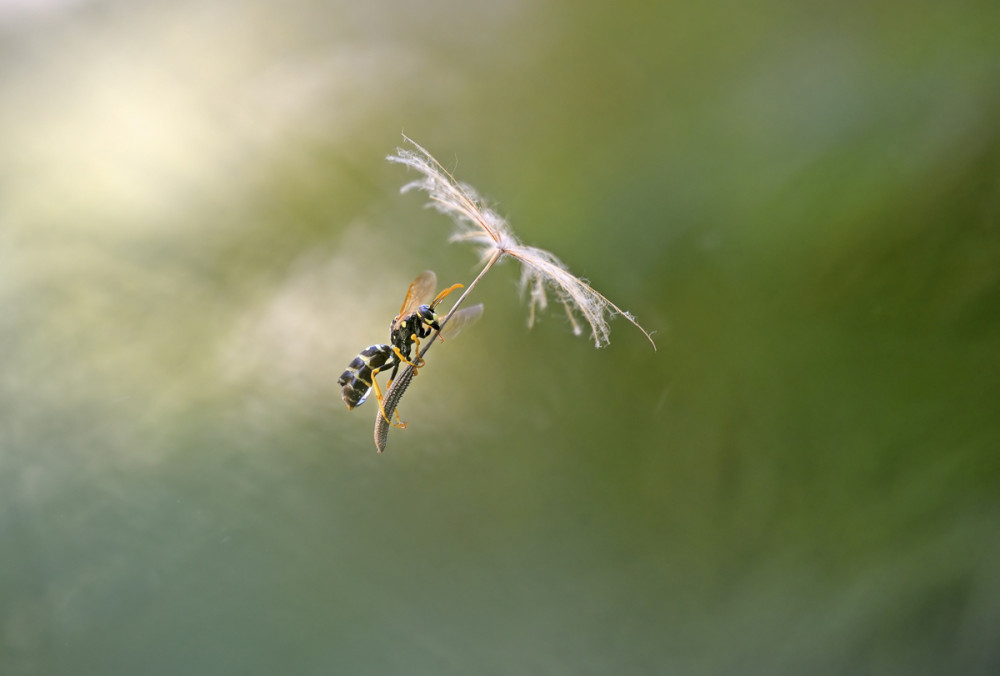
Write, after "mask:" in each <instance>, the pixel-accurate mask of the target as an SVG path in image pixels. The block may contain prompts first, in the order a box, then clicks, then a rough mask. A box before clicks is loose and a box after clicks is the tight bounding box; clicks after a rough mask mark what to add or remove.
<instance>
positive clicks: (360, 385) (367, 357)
mask: <svg viewBox="0 0 1000 676" xmlns="http://www.w3.org/2000/svg"><path fill="white" fill-rule="evenodd" d="M394 366H395V367H398V366H399V360H397V359H396V355H395V354H393V351H392V347H391V346H389V345H369V346H368V347H366V348H365V349H363V350H362V351H361V353H360V354H358V356H357V357H355V358H354V359H353V360H351V363H350V364H348V365H347V370H345V371H344V372H343V373H341V374H340V378H338V379H337V384H339V385H341V386H342V387H343V397H344V403H346V404H347V407H348V408H354V407H355V406H360V405H361V404H363V403H364V402H365V399H367V398H368V394H369V393H370V392H371V389H372V380H373V379H374V378H375V374H376V373H379V372H380V371H382V370H384V369H386V368H391V367H394ZM393 375H395V373H394V374H393Z"/></svg>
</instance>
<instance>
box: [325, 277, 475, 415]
mask: <svg viewBox="0 0 1000 676" xmlns="http://www.w3.org/2000/svg"><path fill="white" fill-rule="evenodd" d="M436 288H437V275H435V274H434V273H433V272H432V271H430V270H427V271H425V272H423V273H421V274H420V275H418V276H417V278H416V279H414V280H413V283H412V284H410V288H409V289H407V291H406V297H405V298H404V299H403V305H402V307H400V308H399V314H397V315H396V317H395V318H394V319H393V320H392V322H391V323H390V324H389V342H388V343H379V344H376V345H369V346H368V347H366V348H365V349H363V350H362V351H361V352H360V353H359V354H358V356H357V357H355V358H354V359H352V360H351V363H350V364H348V365H347V369H346V370H345V371H344V372H343V373H342V374H340V378H338V379H337V383H338V384H339V385H340V386H341V387H342V388H343V390H342V394H343V397H344V403H346V404H347V408H349V409H354V407H355V406H360V405H361V404H363V403H364V402H365V399H367V398H368V395H369V394H371V391H372V389H374V390H375V398H376V399H377V400H378V405H379V409H380V410H381V412H382V417H383V418H385V420H386V422H387V423H390V424H391V425H393V426H395V427H400V428H404V427H406V423H404V422H402V421H400V422H399V424H396V423H393V422H392V421H391V420H389V418H388V417H387V416H386V414H385V406H384V404H383V398H382V390H381V388H380V387H379V385H378V382H377V381H376V380H375V376H376V375H378V374H379V373H381V372H383V371H388V370H390V369H392V373H390V375H389V384H390V385H391V384H392V381H393V380H394V379H395V378H396V373H397V372H398V371H399V367H400V365H401V364H404V363H405V364H409V365H410V366H413V367H414V368H419V367H421V366H423V365H424V362H423V360H422V359H420V340H421V339H422V338H427V337H428V336H429V335H431V331H437V332H438V334H437V335H438V337H439V338H440V339H441V340H442V341H443V340H444V339H445V338H454V337H455V336H456V335H458V332H459V331H461V330H462V329H463V328H465V327H466V326H468V325H469V324H471V323H472V322H474V321H476V320H477V319H479V317H480V315H482V314H483V305H482V303H480V304H478V305H475V306H473V307H470V308H466V309H463V310H458V311H456V312H455V313H454V314H453V315H452V316H451V319H449V320H448V323H447V324H445V326H444V328H443V329H442V328H441V324H440V321H441V316H439V315H438V314H437V312H435V308H437V306H438V304H439V303H440V302H441V301H442V300H444V299H445V297H447V296H448V294H450V293H451V292H452V291H454V290H455V289H460V288H462V285H461V284H453V285H452V286H449V287H448V288H447V289H445V290H444V291H442V292H441V293H439V294H437V296H435V295H434V290H435V289H436ZM432 297H433V300H431V301H430V302H429V303H428V300H430V299H431V298H432ZM414 354H415V358H416V361H414V360H412V359H411V356H413V355H414ZM396 419H397V420H399V413H396Z"/></svg>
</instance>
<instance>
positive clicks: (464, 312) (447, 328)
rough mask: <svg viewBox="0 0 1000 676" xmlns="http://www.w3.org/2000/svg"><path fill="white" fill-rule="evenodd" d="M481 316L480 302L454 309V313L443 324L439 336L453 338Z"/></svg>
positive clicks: (446, 338)
mask: <svg viewBox="0 0 1000 676" xmlns="http://www.w3.org/2000/svg"><path fill="white" fill-rule="evenodd" d="M482 316H483V304H482V303H479V304H478V305H473V306H472V307H467V308H463V309H461V310H456V311H455V314H453V315H452V316H451V319H449V320H448V323H447V324H445V325H444V328H443V329H441V337H442V338H444V339H445V340H450V339H452V338H454V337H455V336H457V335H458V334H459V332H460V331H461V330H462V329H464V328H465V327H466V326H469V325H470V324H473V323H475V322H476V321H477V320H478V319H479V318H480V317H482Z"/></svg>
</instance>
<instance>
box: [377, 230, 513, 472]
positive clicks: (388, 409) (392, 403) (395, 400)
mask: <svg viewBox="0 0 1000 676" xmlns="http://www.w3.org/2000/svg"><path fill="white" fill-rule="evenodd" d="M503 254H504V251H503V250H502V249H496V250H494V251H493V254H492V255H491V256H490V259H489V261H487V262H486V266H485V267H483V269H482V270H481V271H480V272H479V274H478V275H477V276H476V278H475V279H474V280H472V283H471V284H469V286H467V287H465V291H463V292H462V295H461V296H459V297H458V300H456V301H455V304H454V305H452V306H451V309H450V310H448V314H446V315H445V316H444V319H442V320H441V321H440V322H438V324H440V326H441V329H444V327H445V324H447V323H448V321H449V320H450V319H451V317H452V315H453V314H455V311H456V310H458V308H459V307H460V306H461V305H462V303H463V302H464V301H465V298H466V296H468V295H469V294H470V293H472V290H473V289H475V288H476V286H477V285H478V284H479V282H480V280H482V278H483V277H484V276H485V275H486V273H487V272H489V270H490V268H492V267H493V266H494V265H496V263H497V261H499V260H500V257H501V256H502V255H503ZM441 329H438V330H435V331H434V334H433V335H431V337H430V339H429V340H428V341H427V342H426V343H425V344H424V346H423V347H422V348H421V349H420V352H419V353H417V358H416V359H415V360H414V363H417V364H419V363H420V362H421V360H422V359H423V358H424V355H425V354H427V352H428V350H430V349H431V347H432V346H433V345H434V343H436V342H437V340H435V339H436V338H437V337H438V334H439V333H441ZM413 375H414V367H413V366H412V365H409V364H408V365H407V366H406V367H405V368H404V369H403V370H402V372H400V374H399V375H398V376H397V377H396V378H395V380H393V381H392V384H391V385H390V386H389V389H388V390H387V391H386V393H385V399H384V400H383V406H384V409H385V415H383V413H382V410H381V409H380V410H379V411H378V413H377V414H376V415H375V449H376V450H377V451H378V452H379V453H381V452H382V451H384V450H385V446H386V444H387V443H388V440H389V427H390V425H389V423H388V422H387V419H388V418H391V417H392V414H393V413H394V412H395V411H396V407H397V406H398V405H399V400H400V399H401V398H402V397H403V393H404V392H405V391H406V388H407V387H409V386H410V381H412V380H413Z"/></svg>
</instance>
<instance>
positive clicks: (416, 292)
mask: <svg viewBox="0 0 1000 676" xmlns="http://www.w3.org/2000/svg"><path fill="white" fill-rule="evenodd" d="M436 288H437V275H435V274H434V271H433V270H424V271H423V272H421V273H420V274H419V275H418V276H417V278H416V279H414V280H413V283H412V284H410V288H409V289H407V291H406V298H404V299H403V306H402V307H401V308H399V314H398V315H396V319H395V320H394V321H393V323H392V328H393V329H396V328H399V323H400V321H401V320H402V319H403V318H404V317H406V316H407V315H409V314H412V313H413V312H414V311H416V309H417V308H418V307H420V306H421V305H424V304H425V303H428V302H430V300H431V299H432V298H433V297H434V289H436Z"/></svg>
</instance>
